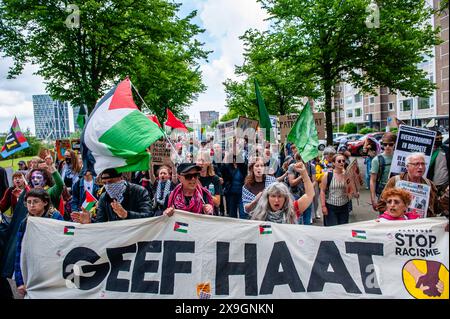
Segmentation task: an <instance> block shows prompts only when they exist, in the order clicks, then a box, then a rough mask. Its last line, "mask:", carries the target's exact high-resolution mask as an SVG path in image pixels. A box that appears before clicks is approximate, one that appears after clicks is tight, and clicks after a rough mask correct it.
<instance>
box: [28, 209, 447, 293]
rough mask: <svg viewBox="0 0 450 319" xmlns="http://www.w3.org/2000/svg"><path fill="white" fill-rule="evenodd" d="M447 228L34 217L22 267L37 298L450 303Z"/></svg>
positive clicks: (426, 223) (440, 221)
mask: <svg viewBox="0 0 450 319" xmlns="http://www.w3.org/2000/svg"><path fill="white" fill-rule="evenodd" d="M447 223H448V221H447V219H445V218H426V219H420V220H410V221H390V222H378V221H375V220H374V221H367V222H361V223H354V224H347V225H341V226H335V227H316V226H303V225H280V224H273V223H267V222H258V221H247V220H238V219H233V218H226V217H216V216H203V215H195V214H191V213H185V212H180V211H177V212H176V213H175V214H174V215H173V216H172V217H167V216H160V217H155V218H148V219H135V220H127V221H116V222H108V223H99V224H89V225H80V224H75V223H69V222H63V221H56V220H52V219H47V218H35V217H30V218H29V219H28V225H27V230H26V233H25V236H24V240H23V248H22V260H21V263H22V271H23V276H24V281H25V283H26V286H27V291H28V297H29V298H62V299H67V298H188V299H198V298H212V299H219V298H260V299H261V298H389V299H391V298H445V299H448V298H449V288H448V284H449V280H448V267H449V265H448V263H449V254H448V247H449V238H448V232H445V231H444V228H445V226H446V225H447Z"/></svg>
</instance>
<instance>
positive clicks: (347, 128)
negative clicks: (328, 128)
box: [344, 122, 358, 134]
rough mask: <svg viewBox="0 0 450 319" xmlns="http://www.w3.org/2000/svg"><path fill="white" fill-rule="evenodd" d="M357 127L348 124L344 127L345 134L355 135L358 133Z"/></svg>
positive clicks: (353, 124)
mask: <svg viewBox="0 0 450 319" xmlns="http://www.w3.org/2000/svg"><path fill="white" fill-rule="evenodd" d="M357 130H358V129H357V127H356V124H355V123H351V122H350V123H347V124H345V125H344V132H346V133H347V134H353V133H356V132H357Z"/></svg>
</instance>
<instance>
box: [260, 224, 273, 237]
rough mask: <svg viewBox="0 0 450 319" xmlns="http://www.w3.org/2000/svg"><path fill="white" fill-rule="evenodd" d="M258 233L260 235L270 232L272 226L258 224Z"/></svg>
mask: <svg viewBox="0 0 450 319" xmlns="http://www.w3.org/2000/svg"><path fill="white" fill-rule="evenodd" d="M259 234H260V235H267V234H272V226H270V225H259Z"/></svg>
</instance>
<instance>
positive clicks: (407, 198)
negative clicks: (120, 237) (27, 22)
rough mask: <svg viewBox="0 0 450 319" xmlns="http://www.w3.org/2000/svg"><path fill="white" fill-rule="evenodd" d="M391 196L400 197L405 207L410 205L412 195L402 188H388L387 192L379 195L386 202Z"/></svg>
mask: <svg viewBox="0 0 450 319" xmlns="http://www.w3.org/2000/svg"><path fill="white" fill-rule="evenodd" d="M392 196H398V197H400V199H401V200H402V201H403V203H404V204H405V205H406V206H409V204H411V201H412V195H411V193H410V192H408V191H407V190H404V189H402V188H396V187H394V188H389V189H387V190H385V191H384V192H383V193H382V194H381V198H382V199H383V200H384V201H386V202H387V200H388V198H389V197H392Z"/></svg>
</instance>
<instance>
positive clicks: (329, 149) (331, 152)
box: [323, 146, 336, 156]
mask: <svg viewBox="0 0 450 319" xmlns="http://www.w3.org/2000/svg"><path fill="white" fill-rule="evenodd" d="M334 154H336V150H335V149H334V147H333V146H327V147H325V149H324V150H323V156H327V155H334Z"/></svg>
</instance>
